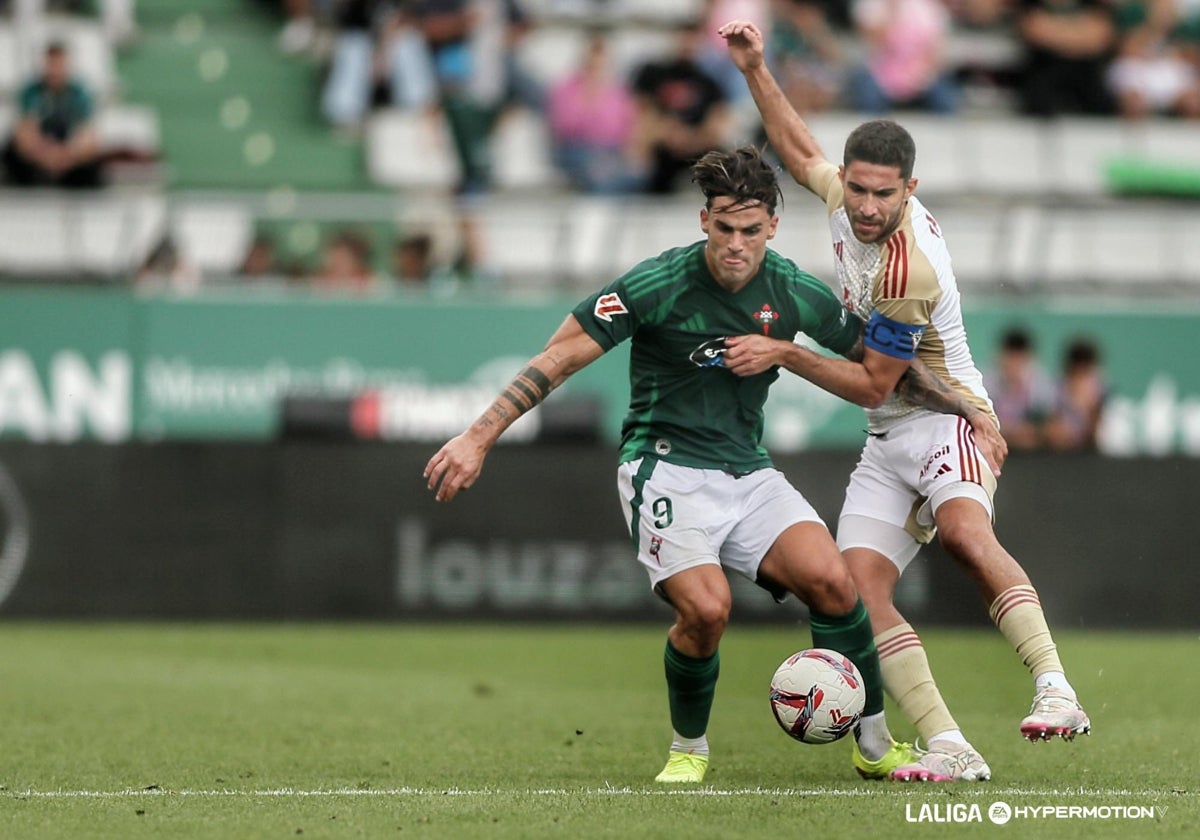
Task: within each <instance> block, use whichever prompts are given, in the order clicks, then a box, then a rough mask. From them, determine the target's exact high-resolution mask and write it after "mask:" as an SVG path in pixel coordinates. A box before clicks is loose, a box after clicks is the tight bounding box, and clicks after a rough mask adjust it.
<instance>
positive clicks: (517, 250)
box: [475, 198, 569, 290]
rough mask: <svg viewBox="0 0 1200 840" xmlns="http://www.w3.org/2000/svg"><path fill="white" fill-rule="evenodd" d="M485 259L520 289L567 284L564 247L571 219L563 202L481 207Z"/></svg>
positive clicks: (534, 200) (478, 215)
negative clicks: (565, 210) (562, 255)
mask: <svg viewBox="0 0 1200 840" xmlns="http://www.w3.org/2000/svg"><path fill="white" fill-rule="evenodd" d="M475 220H476V223H477V224H478V226H479V233H480V238H481V241H482V246H483V254H484V260H485V261H486V263H487V265H488V266H489V267H491V268H492V269H494V270H495V271H498V272H499V273H500V274H501V275H502V276H503V277H504V280H505V288H508V289H514V290H528V289H538V290H540V289H549V288H555V287H560V286H563V285H565V284H566V283H567V282H568V280H569V278H567V277H566V272H565V270H564V263H563V260H562V259H561V258H560V257H561V254H562V253H563V245H564V243H565V241H566V239H565V236H566V231H567V223H568V221H569V219H568V216H567V214H566V213H565V212H564V209H563V206H562V204H561V202H558V201H553V200H550V201H548V200H546V199H544V198H531V199H528V200H523V199H522V200H518V199H514V198H506V199H500V200H489V201H485V202H482V203H481V204H480V205H479V206H478V207H477V208H476V209H475Z"/></svg>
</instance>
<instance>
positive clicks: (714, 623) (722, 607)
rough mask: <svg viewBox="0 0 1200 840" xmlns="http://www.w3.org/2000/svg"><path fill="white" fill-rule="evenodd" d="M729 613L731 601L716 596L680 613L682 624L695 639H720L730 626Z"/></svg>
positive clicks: (696, 603) (700, 601) (686, 631)
mask: <svg viewBox="0 0 1200 840" xmlns="http://www.w3.org/2000/svg"><path fill="white" fill-rule="evenodd" d="M729 611H730V602H729V600H727V599H723V598H719V597H715V596H714V597H708V598H704V599H701V600H698V601H696V602H694V603H692V604H690V605H689V606H688V609H686V610H682V611H680V616H679V617H680V624H681V626H682V629H683V631H684V632H685V633H687V634H688V635H689V636H692V637H693V638H696V639H706V640H712V639H719V638H720V637H721V635H722V634H723V633H724V632H725V627H726V625H728V624H729Z"/></svg>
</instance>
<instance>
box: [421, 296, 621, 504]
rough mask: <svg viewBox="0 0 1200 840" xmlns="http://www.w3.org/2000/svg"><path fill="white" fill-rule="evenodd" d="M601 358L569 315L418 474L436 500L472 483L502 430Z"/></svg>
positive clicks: (463, 488) (593, 341) (591, 339)
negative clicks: (422, 472) (495, 395)
mask: <svg viewBox="0 0 1200 840" xmlns="http://www.w3.org/2000/svg"><path fill="white" fill-rule="evenodd" d="M603 354H604V350H603V349H602V348H601V347H600V345H599V344H598V343H597V342H596V340H595V339H593V338H592V337H591V336H590V335H588V334H587V333H586V332H584V331H583V328H582V327H581V326H580V325H579V322H578V321H576V320H575V318H574V316H567V320H566V321H564V322H563V325H562V326H561V327H559V328H558V331H557V332H555V333H554V335H553V336H551V337H550V341H549V342H548V343H547V344H546V348H545V349H544V350H543V351H542V352H541V353H539V354H538V355H536V356H534V357H533V358H532V359H530V361H529V364H527V365H526V366H525V368H524V369H523V370H522V371H521V372H520V373H518V374H517V375H516V376H514V377H513V380H512V381H511V382H509V383H508V385H506V386H505V387H504V390H502V391H501V392H500V394H499V396H497V397H496V399H495V400H493V401H492V404H491V405H490V406H488V408H487V410H486V411H484V412H483V414H481V415H480V416H479V419H477V420H476V421H475V422H474V423H472V424H471V426H470V427H469V428H468V429H467V430H466V431H465V432H463V433H462V434H461V435H459V436H458V437H456V438H454V439H452V440H450V441H448V442H447V443H446V445H445V446H443V447H442V448H441V449H440V450H438V452H437V454H436V455H434V456H433V457H432V458H430V459H429V463H428V464H426V465H425V473H424V475H425V478H426V481H427V484H428V486H429V489H430V490H433V491H434V493H435V494H436V497H437V499H438V501H440V502H447V501H449V500H450V499H452V498H454V496H455V495H456V494H457V493H458V491H460V490H465V489H467V488H468V487H470V486H471V485H472V484H474V483H475V479H476V478H478V477H479V473H480V472H481V471H482V470H483V459H484V458H485V457H487V453H488V452H489V451H491V448H492V446H493V445H494V444H495V443H496V441H497V440H498V439H499V438H500V435H501V434H503V433H504V430H505V429H507V428H508V427H509V426H511V425H512V424H513V423H515V422H516V421H517V418H519V417H520V416H521V415H522V414H525V413H526V412H528V411H530V410H532V409H533V408H534V407H535V406H537V405H539V404H540V403H541V402H542V401H543V400H544V399H546V397H548V396H549V395H550V392H551V391H553V390H554V389H555V388H557V387H558V386H559V385H561V384H562V383H563V382H565V381H566V380H567V378H568V377H570V376H571V375H572V374H573V373H575V372H576V371H578V370H580V369H582V368H584V367H586V366H587V365H589V364H591V363H592V362H594V361H595V360H596V359H598V358H600V356H602V355H603Z"/></svg>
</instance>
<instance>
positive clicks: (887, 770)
mask: <svg viewBox="0 0 1200 840" xmlns="http://www.w3.org/2000/svg"><path fill="white" fill-rule="evenodd" d="M920 757H921V753H919V752H917V751H916V750H914V749H913V745H912V744H906V743H902V742H900V741H892V746H891V747H890V748H889V749H888V751H887V752H885V753H884V754H883V757H882V758H879V759H878V760H876V761H871V760H870V759H868V758H867V757H866V756H865V755H863V754H862V751H861V750H859V748H858V742H857V741H855V742H854V752H853V753H852V755H851V761H852V762H853V764H854V769H855V770H857V771H858V775H860V776H862V777H863V778H864V779H890V778H891V776H892V771H893V770H895V769H896V768H897V767H903V766H904V765H906V764H915V763H916V762H917V761H918V760H919V759H920Z"/></svg>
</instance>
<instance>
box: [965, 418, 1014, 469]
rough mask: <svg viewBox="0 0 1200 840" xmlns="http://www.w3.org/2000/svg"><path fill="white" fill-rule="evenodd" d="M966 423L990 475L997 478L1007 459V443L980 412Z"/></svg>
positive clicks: (991, 421)
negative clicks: (988, 467) (984, 459)
mask: <svg viewBox="0 0 1200 840" xmlns="http://www.w3.org/2000/svg"><path fill="white" fill-rule="evenodd" d="M968 422H970V424H971V431H973V432H974V433H975V445H976V446H978V447H979V451H980V452H982V453H983V457H984V458H987V462H988V465H989V466H991V468H992V474H993V475H997V476H999V475H1000V468H1001V467H1003V466H1004V460H1005V459H1006V458H1008V441H1006V440H1005V439H1004V435H1002V434H1000V429H999V427H998V426H997V425H996V423H995V422H994V421H993V420H992V418H991V417H989V416H988V415H987V414H986V413H984V412H982V411H977V412H975V413H974V414H972V415H971V418H970V420H969V421H968Z"/></svg>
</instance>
